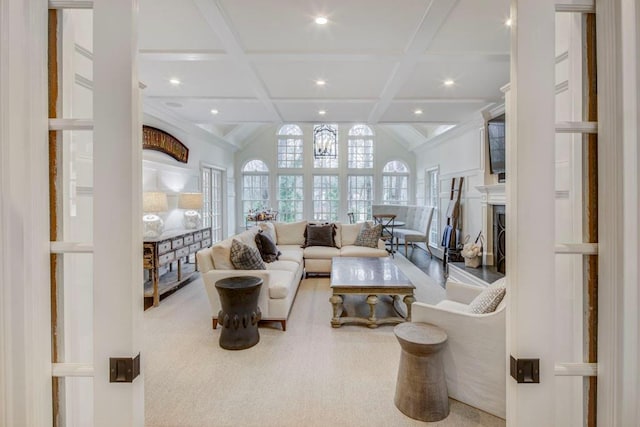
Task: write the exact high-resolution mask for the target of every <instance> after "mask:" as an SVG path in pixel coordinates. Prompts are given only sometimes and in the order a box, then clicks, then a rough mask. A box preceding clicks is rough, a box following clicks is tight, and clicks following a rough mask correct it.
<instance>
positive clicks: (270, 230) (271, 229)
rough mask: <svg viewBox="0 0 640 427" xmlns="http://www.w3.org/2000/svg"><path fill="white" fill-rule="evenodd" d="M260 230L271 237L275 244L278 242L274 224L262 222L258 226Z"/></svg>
mask: <svg viewBox="0 0 640 427" xmlns="http://www.w3.org/2000/svg"><path fill="white" fill-rule="evenodd" d="M258 228H259V229H260V230H262V232H263V233H264V234H266V235H267V236H269V238H270V239H271V241H272V242H273V243H276V242H277V241H278V236H276V227H275V225H273V223H272V222H261V223H259V224H258Z"/></svg>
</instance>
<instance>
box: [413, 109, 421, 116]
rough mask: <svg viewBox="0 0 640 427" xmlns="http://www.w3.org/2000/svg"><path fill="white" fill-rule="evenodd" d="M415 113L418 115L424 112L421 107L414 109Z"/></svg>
mask: <svg viewBox="0 0 640 427" xmlns="http://www.w3.org/2000/svg"><path fill="white" fill-rule="evenodd" d="M413 114H415V115H416V116H419V115H420V114H422V110H421V109H419V108H418V109H417V110H413Z"/></svg>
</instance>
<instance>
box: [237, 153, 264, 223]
mask: <svg viewBox="0 0 640 427" xmlns="http://www.w3.org/2000/svg"><path fill="white" fill-rule="evenodd" d="M269 204H270V203H269V168H268V167H267V165H266V164H265V163H264V162H263V161H262V160H250V161H248V162H247V163H246V164H245V165H244V167H243V168H242V214H243V215H244V216H245V217H246V216H247V215H248V214H249V211H250V210H253V211H256V210H259V211H260V210H264V209H268V208H269V207H270V206H269Z"/></svg>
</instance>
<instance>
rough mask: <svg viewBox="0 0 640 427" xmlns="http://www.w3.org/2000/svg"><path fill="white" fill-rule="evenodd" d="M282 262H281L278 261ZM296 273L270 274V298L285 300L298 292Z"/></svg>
mask: <svg viewBox="0 0 640 427" xmlns="http://www.w3.org/2000/svg"><path fill="white" fill-rule="evenodd" d="M276 262H280V261H276ZM294 275H295V273H292V272H290V271H285V270H271V271H270V272H269V289H268V290H269V298H271V299H285V298H287V297H288V296H289V295H290V294H291V293H292V292H295V290H296V282H295V281H294Z"/></svg>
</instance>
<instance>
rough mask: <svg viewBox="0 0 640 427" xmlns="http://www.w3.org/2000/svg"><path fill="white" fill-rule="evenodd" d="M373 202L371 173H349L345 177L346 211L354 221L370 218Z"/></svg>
mask: <svg viewBox="0 0 640 427" xmlns="http://www.w3.org/2000/svg"><path fill="white" fill-rule="evenodd" d="M372 202H373V175H350V176H349V177H347V205H348V211H349V212H353V214H354V219H355V220H356V221H366V220H368V219H371V203H372Z"/></svg>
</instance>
